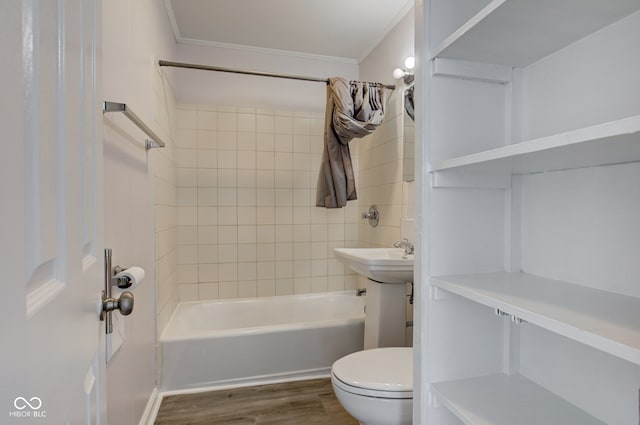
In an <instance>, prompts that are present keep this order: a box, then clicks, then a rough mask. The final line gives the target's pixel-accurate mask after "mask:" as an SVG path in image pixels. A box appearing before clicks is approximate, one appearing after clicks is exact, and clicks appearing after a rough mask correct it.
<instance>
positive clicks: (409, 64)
mask: <svg viewBox="0 0 640 425" xmlns="http://www.w3.org/2000/svg"><path fill="white" fill-rule="evenodd" d="M404 66H405V68H407V69H413V68H415V66H416V58H414V57H413V56H409V57H407V58H406V59H405V60H404Z"/></svg>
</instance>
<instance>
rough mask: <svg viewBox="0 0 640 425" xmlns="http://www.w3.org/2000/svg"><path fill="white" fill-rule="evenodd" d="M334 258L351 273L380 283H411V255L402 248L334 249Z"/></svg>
mask: <svg viewBox="0 0 640 425" xmlns="http://www.w3.org/2000/svg"><path fill="white" fill-rule="evenodd" d="M333 252H334V254H335V256H336V258H337V259H338V261H340V262H341V263H342V264H344V265H346V266H349V267H351V269H352V270H353V271H355V272H356V273H358V274H361V275H363V276H366V277H368V278H369V279H372V280H375V281H377V282H381V283H406V282H413V254H410V255H405V253H404V249H402V248H334V250H333Z"/></svg>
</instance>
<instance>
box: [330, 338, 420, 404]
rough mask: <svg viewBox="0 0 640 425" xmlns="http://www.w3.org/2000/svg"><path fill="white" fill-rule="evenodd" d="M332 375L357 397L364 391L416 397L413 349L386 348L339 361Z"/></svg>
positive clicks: (366, 351)
mask: <svg viewBox="0 0 640 425" xmlns="http://www.w3.org/2000/svg"><path fill="white" fill-rule="evenodd" d="M331 373H332V374H333V376H334V377H335V378H337V379H338V380H339V381H341V382H342V383H343V384H346V385H347V386H349V387H353V388H351V389H352V390H355V391H354V392H357V393H360V391H357V389H358V388H360V389H363V390H367V393H369V392H372V391H373V392H375V391H381V392H385V393H392V394H393V393H405V394H403V396H409V397H410V396H411V395H412V394H413V349H412V348H411V347H386V348H373V349H371V350H364V351H358V352H356V353H352V354H349V355H348V356H345V357H343V358H341V359H339V360H337V361H336V362H335V363H334V364H333V366H332V368H331ZM341 387H344V385H341ZM344 389H345V390H347V391H348V390H349V389H347V388H344ZM396 395H397V396H399V395H400V394H396Z"/></svg>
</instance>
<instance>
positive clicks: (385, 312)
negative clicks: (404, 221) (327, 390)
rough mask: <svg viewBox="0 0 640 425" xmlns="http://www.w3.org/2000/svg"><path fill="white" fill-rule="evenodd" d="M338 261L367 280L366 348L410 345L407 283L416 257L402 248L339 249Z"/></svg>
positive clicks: (337, 251) (336, 253)
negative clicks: (407, 323) (408, 337)
mask: <svg viewBox="0 0 640 425" xmlns="http://www.w3.org/2000/svg"><path fill="white" fill-rule="evenodd" d="M333 252H334V254H335V256H336V259H338V261H340V262H341V263H343V264H344V265H346V266H349V267H350V268H351V269H352V270H353V271H355V272H356V273H358V274H361V275H362V276H365V277H366V278H367V302H366V306H367V309H366V313H365V321H364V348H365V349H368V348H376V347H402V346H405V344H406V337H405V336H406V332H405V330H406V321H407V317H406V314H407V313H406V312H407V309H406V306H407V285H406V284H407V282H413V254H409V255H407V254H405V251H404V249H401V248H335V249H334V250H333Z"/></svg>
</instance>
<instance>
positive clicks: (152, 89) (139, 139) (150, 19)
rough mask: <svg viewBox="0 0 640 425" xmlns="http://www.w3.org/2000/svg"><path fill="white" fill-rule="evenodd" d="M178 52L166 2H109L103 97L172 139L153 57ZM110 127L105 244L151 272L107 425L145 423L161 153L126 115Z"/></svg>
mask: <svg viewBox="0 0 640 425" xmlns="http://www.w3.org/2000/svg"><path fill="white" fill-rule="evenodd" d="M173 47H174V41H173V38H172V33H171V28H170V25H169V22H168V19H167V17H166V12H165V10H164V7H163V5H162V3H161V2H158V1H154V0H143V1H140V0H135V1H134V0H109V1H104V2H103V69H102V83H103V93H104V98H105V99H107V100H111V101H116V102H124V103H127V104H128V105H129V106H130V107H131V108H132V109H133V110H134V111H135V112H136V114H137V115H138V116H140V117H141V118H142V120H143V121H145V122H146V123H147V124H149V125H151V126H152V127H153V128H154V130H156V131H157V132H158V133H160V134H161V135H163V137H165V138H166V139H167V140H168V141H170V134H167V133H168V132H167V129H166V127H168V126H167V125H164V126H158V124H157V123H158V122H166V121H167V118H165V119H162V118H160V116H162V115H164V116H167V117H168V114H167V113H164V114H162V113H160V112H161V111H158V110H157V109H158V108H157V104H158V102H155V107H154V99H155V98H156V97H157V95H155V93H157V92H158V91H159V90H157V89H156V88H157V87H159V86H162V82H158V80H159V79H160V74H158V72H157V71H156V70H155V69H154V66H153V63H154V60H153V58H154V57H158V56H161V55H162V56H170V55H172V54H173ZM167 99H169V100H170V99H171V96H168V97H167ZM165 106H166V105H165ZM104 124H105V128H104V139H105V141H104V182H105V203H104V204H105V210H106V211H105V240H106V246H108V247H111V248H112V249H113V255H114V265H115V264H120V265H122V266H130V265H139V266H141V267H143V268H144V269H145V270H146V273H147V277H146V280H145V282H143V283H142V284H141V285H140V286H138V287H137V288H135V290H134V291H133V292H134V294H135V309H134V311H133V313H132V314H131V315H130V316H128V317H125V318H121V323H122V324H123V328H124V329H123V331H124V338H125V341H124V345H123V346H122V348H121V349H120V350H119V351H118V352H117V353H116V354H115V355H114V357H113V358H112V359H111V361H110V362H109V364H108V365H107V381H108V390H107V399H108V412H107V414H108V419H109V423H113V424H122V425H129V424H137V423H138V422H139V421H140V418H141V416H142V414H143V412H144V409H145V406H146V405H147V401H148V399H149V396H150V395H151V393H152V391H153V388H154V387H155V383H156V297H157V295H158V294H157V291H156V285H155V281H156V270H155V262H154V259H155V257H154V239H155V235H154V234H155V224H154V212H155V211H154V181H153V177H154V167H153V159H154V155H155V153H149V152H147V151H145V149H144V138H145V136H144V134H143V133H142V132H141V131H140V130H138V129H136V128H135V127H134V126H133V125H132V124H131V123H130V122H128V121H127V120H126V118H125V117H123V116H118V115H109V116H107V117H105V118H104ZM116 316H117V314H116Z"/></svg>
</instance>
